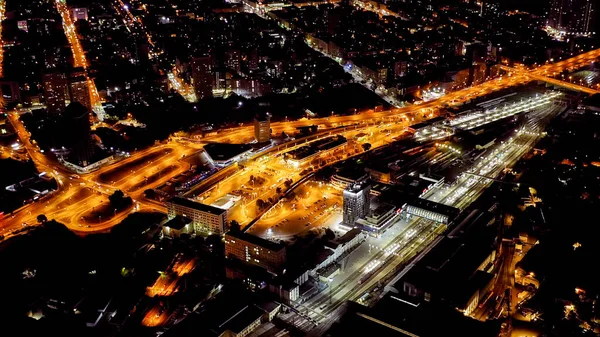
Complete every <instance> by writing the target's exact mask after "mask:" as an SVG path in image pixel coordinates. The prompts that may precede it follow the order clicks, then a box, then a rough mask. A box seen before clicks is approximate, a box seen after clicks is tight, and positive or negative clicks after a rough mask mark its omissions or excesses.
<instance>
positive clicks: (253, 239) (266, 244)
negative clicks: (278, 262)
mask: <svg viewBox="0 0 600 337" xmlns="http://www.w3.org/2000/svg"><path fill="white" fill-rule="evenodd" d="M225 236H230V237H233V238H236V239H240V240H244V241H246V242H249V243H252V244H254V245H257V246H260V247H263V248H266V249H268V250H271V251H274V252H278V251H280V250H282V249H285V246H284V245H282V244H279V243H276V242H273V241H269V240H265V239H263V238H260V237H258V236H255V235H252V234H248V233H244V232H235V231H229V232H227V233H226V234H225Z"/></svg>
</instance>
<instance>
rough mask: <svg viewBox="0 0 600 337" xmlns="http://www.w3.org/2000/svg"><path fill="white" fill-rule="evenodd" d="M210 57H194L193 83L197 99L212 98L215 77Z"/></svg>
mask: <svg viewBox="0 0 600 337" xmlns="http://www.w3.org/2000/svg"><path fill="white" fill-rule="evenodd" d="M211 63H212V61H211V58H210V56H202V57H194V58H193V59H192V62H191V66H192V83H193V85H194V91H195V92H196V98H197V99H204V98H209V97H212V90H213V76H212V72H211V68H212V67H211Z"/></svg>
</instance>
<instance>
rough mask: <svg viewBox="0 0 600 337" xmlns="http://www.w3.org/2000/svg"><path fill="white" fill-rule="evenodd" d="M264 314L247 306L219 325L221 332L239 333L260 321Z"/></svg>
mask: <svg viewBox="0 0 600 337" xmlns="http://www.w3.org/2000/svg"><path fill="white" fill-rule="evenodd" d="M264 314H265V312H264V311H263V310H261V309H259V308H258V307H256V306H254V305H247V306H245V307H244V308H243V309H242V310H240V311H238V312H236V313H235V314H234V315H233V316H231V317H230V318H229V319H228V320H226V321H225V322H223V323H222V324H221V325H219V328H221V329H223V330H229V331H232V332H235V333H240V332H242V330H244V329H245V328H247V327H248V326H249V325H250V324H252V323H253V322H255V321H257V320H259V319H261V317H262V316H263V315H264Z"/></svg>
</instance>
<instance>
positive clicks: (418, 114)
mask: <svg viewBox="0 0 600 337" xmlns="http://www.w3.org/2000/svg"><path fill="white" fill-rule="evenodd" d="M57 4H58V3H57ZM59 7H60V6H59ZM599 54H600V50H596V51H592V52H590V53H586V55H584V56H581V57H579V56H578V57H575V58H572V59H569V60H565V61H561V63H559V65H558V66H555V65H552V64H551V65H545V66H542V67H538V68H536V69H534V70H530V71H532V72H536V73H538V72H542V73H543V72H544V71H558V70H560V69H571V68H578V67H581V66H583V65H584V64H586V63H588V62H590V60H592V59H595V57H597V55H599ZM529 81H531V78H530V77H529V76H527V75H519V74H517V75H512V76H504V77H500V78H497V79H494V80H490V81H488V82H484V83H482V84H480V85H477V86H473V87H470V88H466V89H463V90H459V91H456V92H451V93H449V94H447V95H445V96H443V97H441V98H439V99H437V100H434V101H429V102H426V103H423V104H420V105H414V106H410V107H403V108H398V109H393V110H391V111H382V112H364V113H360V114H354V115H349V116H330V117H323V118H317V119H311V120H307V119H304V120H299V121H284V122H278V123H273V129H274V132H280V130H283V131H286V132H287V131H291V130H293V129H295V128H296V127H299V126H307V125H313V124H315V125H319V126H322V129H332V128H335V127H338V126H341V125H348V124H360V125H361V126H362V127H363V128H369V125H368V124H369V123H371V126H370V127H371V128H373V127H374V126H375V125H377V124H378V123H382V122H385V123H390V122H391V123H393V124H394V125H395V127H394V134H400V131H401V130H402V129H403V128H404V127H406V126H408V125H410V124H413V123H418V122H420V121H422V120H424V119H428V118H431V117H433V116H435V115H436V112H437V109H439V108H441V107H444V106H448V105H456V104H462V103H465V102H468V101H469V100H471V99H473V98H475V97H479V96H483V95H487V94H489V93H491V92H494V91H497V90H500V89H503V88H507V87H511V86H515V85H520V84H523V83H527V82H529ZM10 116H11V117H10V120H11V123H12V124H13V126H15V130H16V131H17V132H18V135H19V137H21V140H22V142H23V144H25V147H26V149H27V151H28V153H29V155H30V156H31V158H32V159H33V161H34V162H35V164H36V166H37V167H38V169H39V170H40V171H46V172H49V173H51V174H52V175H53V176H54V177H55V178H57V181H58V182H59V191H58V192H57V193H54V194H53V195H51V196H47V197H45V199H44V200H42V201H40V202H36V203H34V204H30V205H27V206H24V207H22V208H21V209H19V210H17V211H15V212H13V214H12V215H9V216H7V217H6V218H5V219H4V220H3V221H2V222H0V228H1V229H0V233H6V232H8V231H14V230H15V229H19V228H21V224H22V223H28V224H35V223H36V221H35V217H36V216H37V215H38V214H46V215H48V214H50V215H51V216H48V218H49V219H52V218H53V217H54V218H56V219H57V220H59V221H63V222H64V223H65V225H67V226H68V227H69V228H71V229H74V230H78V231H82V232H94V231H104V230H107V229H109V228H110V227H111V226H113V225H115V224H116V223H118V222H119V221H120V220H121V219H122V218H124V217H125V216H126V215H127V212H123V213H121V214H117V215H116V216H113V217H111V218H110V219H104V218H103V219H102V221H100V220H98V222H97V223H82V221H81V218H79V219H78V218H77V216H79V217H81V216H84V215H86V214H88V213H89V211H90V210H91V209H92V210H93V208H94V207H98V206H102V203H104V202H106V200H107V194H109V193H112V191H114V190H116V189H123V190H125V191H126V190H127V189H131V188H134V190H135V191H134V192H133V193H130V195H131V196H132V197H133V199H135V200H136V208H134V209H131V210H129V212H130V211H133V210H136V209H137V210H164V207H163V206H162V205H161V204H159V203H157V202H153V201H149V200H145V199H144V198H143V197H142V196H141V194H142V192H143V190H144V189H145V188H152V187H155V186H159V185H160V184H162V183H164V182H165V181H166V180H168V179H169V178H170V177H173V176H175V175H177V174H179V173H181V172H182V171H185V169H186V168H187V167H188V164H186V163H183V162H180V158H181V157H182V156H185V155H190V154H192V153H194V152H195V151H197V150H199V149H200V148H201V147H202V145H203V144H205V143H206V142H210V141H216V142H232V143H238V142H247V141H248V140H249V139H252V137H253V133H254V132H253V131H254V130H253V127H252V126H250V125H245V126H241V127H237V128H231V129H226V130H223V131H221V132H218V133H217V134H216V135H212V136H207V137H204V138H201V140H200V141H199V142H197V143H189V144H186V145H183V144H178V143H176V142H172V143H169V144H167V145H160V146H158V147H153V148H151V149H147V150H143V151H139V152H136V153H134V154H133V155H132V158H130V159H126V160H124V161H121V162H118V163H115V164H112V165H109V166H107V167H105V168H102V169H100V170H99V171H97V172H94V173H92V174H89V175H86V176H84V177H83V178H77V179H69V178H68V177H69V172H67V171H66V170H64V169H61V168H60V167H59V166H58V165H57V164H56V163H55V162H53V161H51V160H50V159H48V158H49V157H46V156H45V155H44V154H42V153H40V152H39V150H38V149H37V147H35V146H33V145H31V143H29V141H28V137H29V134H28V132H27V131H26V130H24V128H23V127H22V124H21V123H20V121H19V120H18V118H17V116H16V115H15V114H11V115H10ZM357 131H359V132H364V130H362V129H361V130H357ZM330 132H332V133H334V130H333V129H332V131H330ZM346 135H347V136H348V135H349V133H348V132H347V133H346ZM348 138H350V136H349V137H348ZM391 138H392V134H391V132H390V135H389V136H388V135H387V133H386V134H385V136H383V137H380V138H378V139H377V140H375V141H374V142H373V144H372V145H373V147H376V146H380V145H384V144H386V143H388V142H389V141H391ZM161 148H163V149H171V150H172V154H171V155H169V156H168V157H166V159H165V160H161V161H155V162H153V163H147V164H146V165H145V166H143V167H142V168H141V169H137V170H132V171H131V172H126V174H127V176H125V177H122V178H120V179H119V181H118V182H115V184H114V185H113V184H112V183H111V182H109V183H101V182H99V181H98V177H99V175H100V174H102V173H104V172H106V171H108V170H111V169H115V168H118V167H121V165H127V163H128V161H129V160H132V161H133V160H136V159H139V158H143V157H144V156H146V155H150V153H151V152H152V151H156V150H158V149H161ZM287 150H289V149H287ZM281 153H282V152H281V151H280V152H279V153H271V154H269V155H268V156H263V157H261V158H258V160H256V161H253V162H251V163H248V165H247V167H249V170H248V171H251V172H250V173H249V174H248V177H249V176H250V175H251V174H252V172H257V174H261V172H262V170H261V168H262V166H264V164H265V163H269V164H273V165H275V166H274V167H277V168H281V169H282V170H281V171H277V173H276V174H274V177H269V181H268V182H267V185H266V186H273V184H276V185H275V187H274V188H276V187H281V186H283V185H282V184H283V181H281V182H279V183H277V180H279V179H280V178H281V177H284V176H285V177H287V178H292V179H293V180H294V181H295V180H297V179H298V178H299V173H300V171H301V170H302V169H304V168H297V169H296V168H291V167H286V165H285V164H283V165H282V164H281V158H279V157H277V155H278V154H281ZM339 155H340V154H339V153H338V154H335V155H334V156H330V157H327V158H322V159H324V160H329V161H333V160H339V159H341V158H343V156H344V155H346V156H347V155H349V153H346V154H342V157H339ZM336 158H337V159H336ZM171 166H175V171H173V172H171V173H170V174H168V175H165V176H164V178H162V179H160V180H159V181H155V182H153V183H152V184H149V185H148V186H144V188H141V187H139V185H138V184H139V182H140V181H143V180H145V179H146V177H150V176H152V175H153V174H156V173H157V172H160V171H161V170H163V169H166V168H168V167H171ZM283 172H287V173H285V174H284V173H283ZM242 175H243V173H242V172H240V173H238V174H237V175H235V176H234V177H232V178H230V180H229V182H228V180H224V181H222V182H221V183H220V184H218V185H217V186H215V188H216V189H217V193H215V194H214V195H212V196H210V198H212V199H210V198H209V199H208V201H209V202H210V201H214V200H216V199H217V198H218V197H219V196H223V195H225V194H227V193H229V192H232V191H235V190H237V189H239V188H240V187H241V185H243V184H245V182H246V181H247V179H249V178H243V177H241V176H242ZM244 179H246V181H244ZM82 184H83V185H82ZM138 187H139V189H138ZM284 187H285V186H284ZM85 191H88V192H89V193H88V192H85ZM257 193H260V197H264V198H268V197H270V196H272V195H273V193H274V192H273V191H267V190H266V189H265V191H263V192H261V191H258V192H257ZM82 195H83V196H84V197H83V198H80V197H81V196H82ZM204 197H208V196H204ZM252 198H253V199H252V200H256V199H258V198H259V195H258V194H257V195H256V196H252ZM247 207H248V206H247ZM250 207H253V206H252V205H250ZM233 211H234V214H233V217H232V218H237V217H239V218H240V219H242V220H243V219H249V218H250V217H252V215H253V214H251V213H250V212H252V210H246V211H244V210H233ZM247 211H249V212H248V214H246V212H247ZM88 226H89V227H88Z"/></svg>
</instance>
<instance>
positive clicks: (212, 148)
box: [204, 143, 252, 161]
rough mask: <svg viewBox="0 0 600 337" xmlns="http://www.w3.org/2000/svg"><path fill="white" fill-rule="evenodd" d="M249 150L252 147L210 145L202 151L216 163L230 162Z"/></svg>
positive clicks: (243, 145) (242, 145)
mask: <svg viewBox="0 0 600 337" xmlns="http://www.w3.org/2000/svg"><path fill="white" fill-rule="evenodd" d="M251 149H252V147H251V146H250V145H247V144H223V143H210V144H206V145H204V151H206V153H208V155H209V156H210V157H211V158H212V159H214V160H216V161H227V160H230V159H232V158H234V157H236V156H239V155H240V154H242V153H244V152H247V151H250V150H251Z"/></svg>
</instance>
